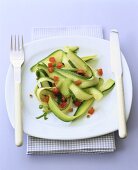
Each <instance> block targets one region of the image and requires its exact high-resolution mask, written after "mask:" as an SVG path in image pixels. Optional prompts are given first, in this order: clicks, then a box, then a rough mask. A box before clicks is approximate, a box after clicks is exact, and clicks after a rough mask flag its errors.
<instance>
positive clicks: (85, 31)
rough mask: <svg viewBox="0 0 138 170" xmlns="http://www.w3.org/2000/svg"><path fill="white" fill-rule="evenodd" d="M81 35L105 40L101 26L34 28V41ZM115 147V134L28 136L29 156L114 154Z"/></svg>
mask: <svg viewBox="0 0 138 170" xmlns="http://www.w3.org/2000/svg"><path fill="white" fill-rule="evenodd" d="M64 35H65V36H70V35H81V36H90V37H97V38H103V32H102V28H101V27H100V26H67V27H66V26H65V27H62V26H61V27H45V28H33V30H32V40H38V39H41V38H46V37H52V36H64ZM115 149H116V147H115V137H114V133H110V134H107V135H104V136H100V137H96V138H89V139H81V140H49V139H40V138H36V137H33V136H28V140H27V154H52V153H104V152H113V151H114V150H115Z"/></svg>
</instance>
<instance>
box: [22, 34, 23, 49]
mask: <svg viewBox="0 0 138 170" xmlns="http://www.w3.org/2000/svg"><path fill="white" fill-rule="evenodd" d="M22 48H23V35H22Z"/></svg>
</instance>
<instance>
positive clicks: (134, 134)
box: [0, 0, 138, 170]
mask: <svg viewBox="0 0 138 170" xmlns="http://www.w3.org/2000/svg"><path fill="white" fill-rule="evenodd" d="M137 19H138V1H137V0H122V1H120V0H70V1H66V2H65V0H58V1H56V0H47V1H46V0H39V1H36V0H21V1H19V0H10V1H8V0H0V170H9V169H10V170H18V169H20V170H29V169H33V170H38V169H41V170H44V169H48V170H51V169H56V170H61V169H66V170H70V169H72V170H74V169H80V170H81V169H87V170H89V169H94V170H100V169H102V170H111V169H112V170H116V169H117V170H121V169H125V170H129V169H133V170H136V169H137V160H138V113H137V110H138V90H137V84H138V79H137V78H136V77H137V73H138V57H137V55H138V20H137ZM89 24H92V25H93V24H98V25H102V26H103V28H104V31H105V32H104V35H105V37H106V38H107V39H108V37H109V30H110V29H111V28H116V29H118V31H119V32H120V40H121V47H122V51H123V53H124V54H125V56H126V60H127V62H128V65H129V67H130V71H131V74H132V80H133V87H134V97H133V104H132V110H131V116H130V118H129V121H128V133H129V135H128V138H127V139H125V140H121V139H119V138H118V136H117V135H116V145H117V151H116V152H114V153H110V154H102V155H46V156H27V155H26V154H25V153H26V136H24V146H23V147H21V148H17V147H16V146H15V145H14V130H13V129H12V127H11V125H10V122H9V120H8V116H7V112H6V107H5V101H4V84H5V76H6V72H7V69H8V65H9V43H10V35H11V34H14V33H20V34H23V35H24V39H25V41H26V42H27V41H30V40H31V28H32V27H41V26H56V25H89Z"/></svg>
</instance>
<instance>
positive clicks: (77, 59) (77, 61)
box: [67, 50, 92, 78]
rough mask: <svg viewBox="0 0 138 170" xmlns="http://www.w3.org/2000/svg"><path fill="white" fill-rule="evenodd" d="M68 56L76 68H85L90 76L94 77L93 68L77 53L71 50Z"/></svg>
mask: <svg viewBox="0 0 138 170" xmlns="http://www.w3.org/2000/svg"><path fill="white" fill-rule="evenodd" d="M67 58H68V59H69V60H70V61H71V62H72V63H73V64H74V65H75V66H76V68H78V69H82V70H84V71H85V72H86V74H87V76H88V77H89V78H90V77H92V70H91V68H90V67H89V66H88V65H87V64H86V63H85V62H84V61H83V60H82V59H81V58H80V57H78V56H77V55H76V54H75V53H73V52H72V51H70V50H69V51H68V53H67Z"/></svg>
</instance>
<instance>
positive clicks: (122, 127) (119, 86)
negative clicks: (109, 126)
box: [110, 30, 127, 138]
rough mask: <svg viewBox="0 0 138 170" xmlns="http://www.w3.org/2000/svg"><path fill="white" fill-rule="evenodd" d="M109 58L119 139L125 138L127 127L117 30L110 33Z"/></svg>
mask: <svg viewBox="0 0 138 170" xmlns="http://www.w3.org/2000/svg"><path fill="white" fill-rule="evenodd" d="M110 58H111V70H112V72H113V74H114V75H115V84H116V92H117V108H118V131H119V137H120V138H125V137H126V136H127V127H126V114H125V101H124V88H123V71H122V55H121V50H120V43H119V34H118V31H117V30H112V31H111V32H110Z"/></svg>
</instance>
